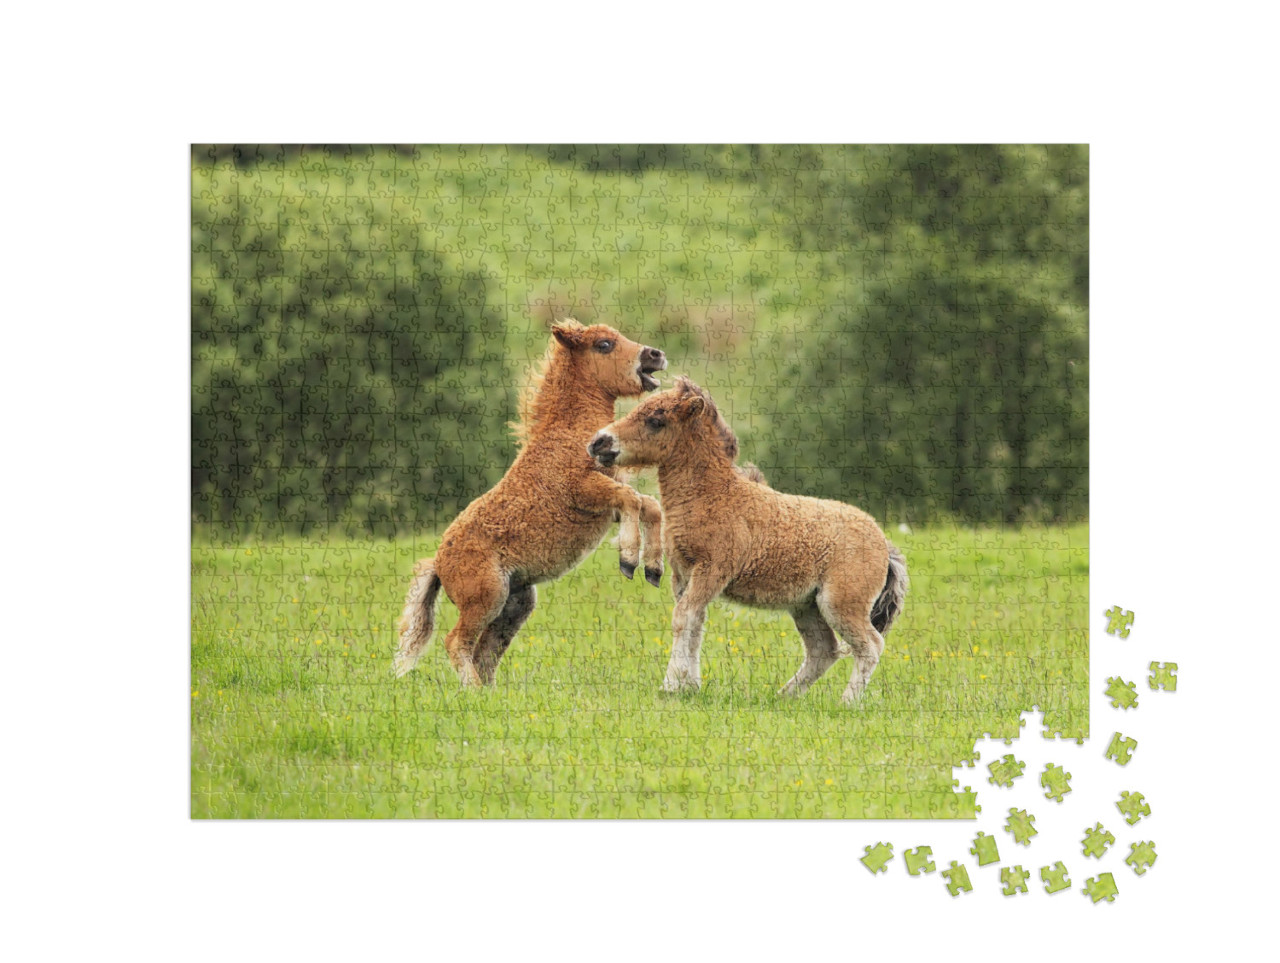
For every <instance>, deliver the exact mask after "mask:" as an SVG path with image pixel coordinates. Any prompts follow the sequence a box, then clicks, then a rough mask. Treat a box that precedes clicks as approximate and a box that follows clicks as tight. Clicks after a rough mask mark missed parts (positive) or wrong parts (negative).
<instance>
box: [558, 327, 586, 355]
mask: <svg viewBox="0 0 1280 963" xmlns="http://www.w3.org/2000/svg"><path fill="white" fill-rule="evenodd" d="M583 330H584V329H583V328H582V327H581V326H580V325H574V326H572V327H570V326H569V325H564V324H557V325H556V326H555V327H553V328H552V329H551V333H552V334H553V335H555V338H556V340H557V341H559V342H560V343H561V344H562V345H564V346H565V347H566V348H568V349H569V350H570V351H573V350H574V349H576V348H580V347H582V332H583Z"/></svg>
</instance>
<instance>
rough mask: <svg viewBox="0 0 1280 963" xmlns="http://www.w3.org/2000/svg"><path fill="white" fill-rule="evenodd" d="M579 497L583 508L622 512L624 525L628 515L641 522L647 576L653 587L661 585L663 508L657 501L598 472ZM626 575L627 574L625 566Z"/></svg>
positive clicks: (581, 490)
mask: <svg viewBox="0 0 1280 963" xmlns="http://www.w3.org/2000/svg"><path fill="white" fill-rule="evenodd" d="M578 498H579V504H580V505H581V506H582V507H583V508H589V509H594V510H596V511H601V510H606V509H610V508H612V509H614V510H615V511H617V512H619V513H620V514H621V516H622V524H623V525H624V526H625V525H626V524H627V515H628V514H630V515H632V516H634V517H636V518H638V519H639V524H640V528H641V530H642V531H643V533H644V577H645V579H646V580H647V581H648V582H649V584H650V585H659V584H660V583H661V582H662V506H660V505H659V504H658V500H657V499H656V498H652V497H651V496H649V495H641V494H640V493H639V492H638V491H636V490H635V489H634V488H632V487H631V486H630V485H622V484H619V483H618V482H616V481H614V480H613V479H612V478H610V477H608V476H607V475H603V474H601V473H599V472H592V473H591V474H589V475H587V477H586V479H585V480H584V481H583V484H582V485H581V487H580V489H579V494H578ZM624 561H625V556H624ZM633 571H634V569H633ZM623 572H626V567H625V565H624V566H623Z"/></svg>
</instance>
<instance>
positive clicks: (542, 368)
mask: <svg viewBox="0 0 1280 963" xmlns="http://www.w3.org/2000/svg"><path fill="white" fill-rule="evenodd" d="M552 327H553V328H566V329H573V328H579V329H580V328H582V327H583V325H582V324H580V323H579V322H577V321H575V320H574V319H573V318H565V319H564V320H562V321H557V322H556V323H555V324H554V325H552ZM559 345H560V342H558V341H557V340H556V339H555V338H552V339H551V341H550V342H549V343H548V344H547V350H546V351H545V352H544V353H543V355H542V359H541V360H540V361H535V362H534V363H533V364H532V365H530V366H529V373H528V377H527V378H526V379H525V383H524V386H523V387H522V388H521V389H520V400H519V401H518V402H517V405H516V420H515V421H508V422H507V427H508V428H510V429H511V434H512V437H514V438H515V440H516V448H517V450H520V451H523V450H524V446H525V445H527V444H528V443H529V437H530V433H531V432H532V430H533V422H534V415H535V406H536V405H537V401H538V395H539V393H540V392H541V391H542V386H543V385H544V384H546V381H547V372H549V371H550V370H551V365H552V364H553V363H554V362H555V360H556V352H557V350H558V349H559Z"/></svg>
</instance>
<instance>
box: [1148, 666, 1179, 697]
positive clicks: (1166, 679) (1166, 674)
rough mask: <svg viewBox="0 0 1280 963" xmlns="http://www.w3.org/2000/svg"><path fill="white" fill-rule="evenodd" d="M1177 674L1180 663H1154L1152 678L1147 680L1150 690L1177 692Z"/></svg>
mask: <svg viewBox="0 0 1280 963" xmlns="http://www.w3.org/2000/svg"><path fill="white" fill-rule="evenodd" d="M1177 672H1178V663H1176V662H1152V663H1151V677H1150V678H1148V679H1147V686H1148V688H1151V689H1164V690H1165V691H1166V692H1176V691H1177V688H1178V675H1177Z"/></svg>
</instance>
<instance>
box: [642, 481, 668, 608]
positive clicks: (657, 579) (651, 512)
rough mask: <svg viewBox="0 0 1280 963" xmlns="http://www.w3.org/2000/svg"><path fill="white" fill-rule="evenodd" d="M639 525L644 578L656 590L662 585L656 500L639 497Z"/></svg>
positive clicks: (659, 533) (659, 528) (660, 507)
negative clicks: (642, 533)
mask: <svg viewBox="0 0 1280 963" xmlns="http://www.w3.org/2000/svg"><path fill="white" fill-rule="evenodd" d="M639 523H640V526H641V527H642V528H643V529H644V578H645V581H646V582H648V583H649V584H650V585H652V586H654V587H655V588H657V587H658V586H659V585H661V584H662V506H660V505H659V504H658V501H657V499H654V498H650V497H649V496H648V495H641V496H640V514H639Z"/></svg>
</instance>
